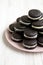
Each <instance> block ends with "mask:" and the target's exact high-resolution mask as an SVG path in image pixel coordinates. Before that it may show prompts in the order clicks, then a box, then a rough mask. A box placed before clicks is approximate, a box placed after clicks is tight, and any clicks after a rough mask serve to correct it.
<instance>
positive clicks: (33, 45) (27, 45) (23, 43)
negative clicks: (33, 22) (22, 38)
mask: <svg viewBox="0 0 43 65" xmlns="http://www.w3.org/2000/svg"><path fill="white" fill-rule="evenodd" d="M23 46H24V47H27V48H34V47H36V46H37V44H35V45H33V46H29V45H25V44H24V43H23Z"/></svg>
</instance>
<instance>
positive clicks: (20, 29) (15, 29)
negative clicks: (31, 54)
mask: <svg viewBox="0 0 43 65" xmlns="http://www.w3.org/2000/svg"><path fill="white" fill-rule="evenodd" d="M14 29H15V31H22V30H21V29H17V28H16V27H14Z"/></svg>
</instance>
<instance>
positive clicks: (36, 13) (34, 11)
mask: <svg viewBox="0 0 43 65" xmlns="http://www.w3.org/2000/svg"><path fill="white" fill-rule="evenodd" d="M28 17H29V18H30V19H32V20H38V19H40V18H41V17H42V12H41V11H40V10H37V9H31V10H30V11H29V12H28Z"/></svg>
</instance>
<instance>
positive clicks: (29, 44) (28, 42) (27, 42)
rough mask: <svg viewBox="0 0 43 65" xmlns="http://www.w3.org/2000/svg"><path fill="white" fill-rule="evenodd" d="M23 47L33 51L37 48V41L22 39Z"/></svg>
mask: <svg viewBox="0 0 43 65" xmlns="http://www.w3.org/2000/svg"><path fill="white" fill-rule="evenodd" d="M23 46H24V47H25V48H28V49H33V48H35V47H37V40H36V39H24V40H23Z"/></svg>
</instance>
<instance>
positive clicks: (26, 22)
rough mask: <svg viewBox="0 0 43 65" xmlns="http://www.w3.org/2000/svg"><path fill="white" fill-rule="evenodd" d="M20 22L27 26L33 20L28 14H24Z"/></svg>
mask: <svg viewBox="0 0 43 65" xmlns="http://www.w3.org/2000/svg"><path fill="white" fill-rule="evenodd" d="M19 22H20V23H21V24H23V25H26V26H28V25H30V24H31V20H30V19H29V18H28V16H27V15H24V16H22V17H21V18H20V20H19Z"/></svg>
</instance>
